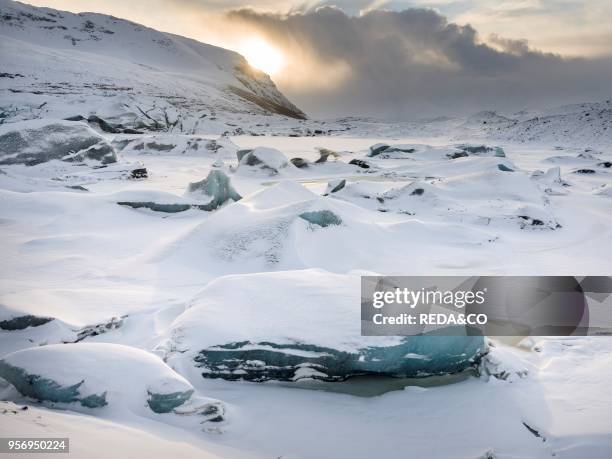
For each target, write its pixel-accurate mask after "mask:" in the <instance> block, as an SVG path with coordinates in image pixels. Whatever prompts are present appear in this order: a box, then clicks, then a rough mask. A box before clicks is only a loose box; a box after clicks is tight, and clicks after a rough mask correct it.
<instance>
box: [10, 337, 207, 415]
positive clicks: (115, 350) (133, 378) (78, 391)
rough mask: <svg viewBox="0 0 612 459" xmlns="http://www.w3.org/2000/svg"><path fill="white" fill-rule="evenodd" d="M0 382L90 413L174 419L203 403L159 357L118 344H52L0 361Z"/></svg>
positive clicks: (203, 404)
mask: <svg viewBox="0 0 612 459" xmlns="http://www.w3.org/2000/svg"><path fill="white" fill-rule="evenodd" d="M0 376H1V377H2V378H4V379H6V380H7V381H8V382H10V383H11V384H13V385H14V386H15V388H16V389H17V390H18V391H19V392H21V393H22V394H23V395H25V396H28V397H31V398H34V399H37V400H40V401H48V402H54V403H59V404H64V405H69V404H75V403H78V404H80V405H81V406H83V407H86V408H101V407H104V406H106V405H113V406H115V407H118V408H119V409H121V408H125V409H130V410H132V411H134V412H140V413H142V412H143V408H144V407H148V409H150V410H151V411H153V412H155V413H169V412H173V411H174V410H175V409H176V408H178V407H180V406H182V405H183V404H185V403H186V402H188V401H193V402H195V401H196V399H198V400H199V403H200V408H201V409H202V410H203V409H206V408H208V405H209V404H211V403H212V404H218V402H214V401H210V400H205V399H200V398H199V397H198V396H196V395H195V389H194V388H193V386H191V384H189V382H187V380H186V379H185V378H183V377H182V376H180V375H179V374H178V373H176V372H175V371H173V370H172V369H170V368H169V367H168V366H167V365H166V364H165V363H164V362H163V361H162V360H160V359H159V358H158V357H155V356H154V355H152V354H150V353H148V352H145V351H142V350H139V349H136V348H134V347H129V346H123V345H119V344H103V343H76V344H50V345H47V346H41V347H35V348H29V349H24V350H20V351H17V352H13V353H11V354H8V355H6V356H4V357H3V358H2V360H0Z"/></svg>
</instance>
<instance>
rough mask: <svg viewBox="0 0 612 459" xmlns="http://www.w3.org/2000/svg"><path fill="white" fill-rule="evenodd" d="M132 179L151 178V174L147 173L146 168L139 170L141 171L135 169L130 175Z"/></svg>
mask: <svg viewBox="0 0 612 459" xmlns="http://www.w3.org/2000/svg"><path fill="white" fill-rule="evenodd" d="M130 178H133V179H146V178H149V173H148V172H147V169H146V168H145V167H143V168H139V169H134V170H133V171H132V173H131V174H130Z"/></svg>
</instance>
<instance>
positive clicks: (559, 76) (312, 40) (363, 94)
mask: <svg viewBox="0 0 612 459" xmlns="http://www.w3.org/2000/svg"><path fill="white" fill-rule="evenodd" d="M226 19H227V20H228V21H229V22H230V23H231V24H233V25H235V26H238V27H239V28H240V29H241V30H243V32H244V33H247V34H248V33H254V34H258V35H261V36H263V37H265V38H266V39H267V40H269V41H270V42H271V43H273V44H274V45H275V46H277V47H279V48H280V49H282V50H283V52H284V53H285V55H286V56H288V63H287V67H286V68H285V70H284V72H283V73H282V74H280V75H278V77H276V78H275V79H276V80H277V81H278V83H279V85H280V87H281V89H283V90H284V91H285V92H286V93H287V94H288V95H289V97H291V98H292V99H293V100H294V101H295V102H296V103H297V104H298V105H300V106H301V107H302V108H304V109H305V110H306V111H308V112H309V113H311V114H312V115H315V116H339V115H348V114H359V115H375V116H380V117H385V118H404V119H406V118H419V117H428V116H438V115H441V114H458V113H466V112H473V111H478V110H483V109H503V110H519V109H522V108H535V107H538V106H547V105H548V106H550V105H560V104H563V103H573V102H582V101H587V100H596V99H603V98H609V97H610V96H612V90H611V89H612V88H611V85H610V84H609V81H612V59H611V58H605V57H600V58H580V59H579V58H576V59H567V58H562V57H560V56H558V55H554V54H548V53H542V52H539V51H537V50H534V49H531V48H530V47H529V45H528V43H527V42H526V41H524V40H509V39H505V38H503V37H500V36H497V35H494V34H492V35H490V36H488V37H486V38H487V44H485V43H484V42H483V41H482V40H481V38H480V37H479V36H478V33H477V31H476V30H475V29H474V28H472V27H471V26H469V25H465V26H461V25H457V24H454V23H452V22H449V21H448V20H447V19H446V18H445V17H444V16H442V15H441V14H439V13H437V12H435V11H434V10H431V9H408V10H404V11H383V10H369V11H366V12H362V14H360V15H355V16H352V15H348V14H346V13H345V12H344V11H342V10H341V9H339V8H336V7H330V6H325V7H319V8H316V9H310V10H305V11H304V10H303V11H299V12H294V13H290V14H278V13H265V12H260V11H255V10H253V9H248V8H243V9H236V10H232V11H229V12H228V13H227V14H226ZM247 30H250V32H247Z"/></svg>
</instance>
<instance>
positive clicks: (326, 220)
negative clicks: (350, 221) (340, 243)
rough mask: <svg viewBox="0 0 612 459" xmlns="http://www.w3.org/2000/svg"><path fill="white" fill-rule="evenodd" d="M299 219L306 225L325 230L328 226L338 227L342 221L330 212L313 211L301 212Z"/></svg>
mask: <svg viewBox="0 0 612 459" xmlns="http://www.w3.org/2000/svg"><path fill="white" fill-rule="evenodd" d="M300 218H303V219H304V220H306V221H307V222H308V223H312V224H313V225H318V226H320V227H322V228H326V227H328V226H330V225H340V224H341V223H342V219H341V218H340V217H338V216H337V215H336V214H335V213H333V212H332V211H331V210H315V211H311V212H302V213H301V214H300Z"/></svg>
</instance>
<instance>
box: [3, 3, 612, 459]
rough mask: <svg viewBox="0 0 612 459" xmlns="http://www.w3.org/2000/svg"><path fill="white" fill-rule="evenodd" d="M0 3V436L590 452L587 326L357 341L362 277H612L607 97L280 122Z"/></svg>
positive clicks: (73, 441) (183, 74)
mask: <svg viewBox="0 0 612 459" xmlns="http://www.w3.org/2000/svg"><path fill="white" fill-rule="evenodd" d="M0 9H1V12H2V15H1V16H0V32H1V34H2V40H1V41H0V52H2V55H3V64H4V62H8V63H10V68H6V69H5V68H4V67H2V69H0V70H2V73H1V77H0V94H1V99H0V114H1V115H2V116H1V117H0V121H1V122H0V236H1V237H0V253H1V254H2V261H1V262H0V374H2V375H3V376H4V378H5V379H6V380H5V379H0V399H1V400H2V401H1V402H0V436H2V437H5V436H17V437H70V448H71V452H72V455H73V456H74V457H100V458H102V457H111V456H112V457H141V456H143V457H144V456H147V457H169V456H176V457H211V458H212V457H227V458H271V457H282V458H327V457H329V458H332V457H333V458H345V457H347V458H348V457H351V458H371V457H390V458H394V457H398V458H399V457H439V458H448V457H459V458H494V457H496V458H518V457H521V458H522V457H525V458H527V457H551V456H554V457H571V458H582V457H597V458H600V457H601V458H606V457H610V456H611V455H612V415H611V414H610V413H611V408H612V393H611V392H610V390H609V388H610V386H611V385H612V339H611V338H610V337H603V336H600V337H566V338H553V337H540V338H537V337H531V338H526V339H523V340H520V339H487V340H486V342H482V341H478V340H476V339H471V340H470V339H468V338H467V337H459V338H460V339H458V340H456V341H452V340H444V339H443V338H442V340H441V341H435V340H431V341H427V342H426V344H423V343H424V342H425V341H418V339H419V338H416V340H415V339H412V340H410V339H409V340H407V341H406V340H404V339H403V338H400V337H362V336H360V333H359V325H358V323H359V322H358V321H359V311H360V292H359V278H360V276H361V275H374V274H380V275H609V274H612V273H611V268H612V263H611V260H612V124H611V120H612V115H611V114H612V111H611V109H610V101H603V102H598V103H589V104H581V105H577V106H568V107H561V108H556V109H550V110H542V111H540V112H525V113H516V114H501V113H497V112H481V113H478V114H476V115H473V116H469V117H466V118H464V119H447V118H444V119H442V118H441V119H436V120H424V121H418V122H389V121H379V120H372V119H358V118H343V119H338V120H327V121H321V120H312V119H305V120H304V119H299V118H301V117H302V115H303V114H302V113H301V112H299V109H297V108H296V107H294V106H293V105H292V104H291V103H290V102H289V101H288V100H287V99H286V98H285V97H284V96H283V95H282V94H281V93H280V92H279V91H278V90H277V89H276V87H275V86H274V84H273V83H272V81H271V80H270V79H269V78H268V77H267V76H266V75H263V74H259V73H250V72H249V71H247V70H248V69H247V70H245V69H246V67H245V65H246V63H245V62H244V61H243V60H242V58H241V57H240V56H238V55H236V54H235V53H230V52H228V51H225V50H220V49H219V48H214V47H210V46H208V45H203V44H199V43H197V42H193V41H191V40H187V39H185V38H182V37H176V36H171V35H168V34H163V33H161V32H157V31H154V30H151V29H146V28H144V27H142V26H139V25H137V24H133V23H130V22H127V21H122V20H120V19H116V18H111V17H107V16H103V15H94V14H82V15H73V14H71V13H65V12H58V11H54V10H48V9H39V8H33V7H29V6H26V5H22V4H16V3H14V2H10V1H7V0H0ZM5 58H6V59H5ZM245 72H246V73H245ZM287 115H291V116H287ZM65 118H70V120H66V119H65ZM221 134H224V135H221ZM463 338H465V339H463ZM472 338H473V337H472ZM392 350H393V352H399V351H402V352H403V354H402V355H403V358H404V359H416V362H417V363H416V365H417V367H418V368H419V371H418V372H417V373H416V374H412V373H411V372H409V371H407V370H406V368H414V365H411V366H409V367H402V366H401V365H396V363H397V362H396V361H395V360H397V359H395V357H394V354H393V353H392V352H391V351H392ZM370 353H375V356H376V359H373V358H371V357H372V354H370ZM235 355H238V356H239V358H236V359H234V358H233V356H235ZM250 356H264V357H265V359H269V360H266V361H265V362H264V361H262V360H260V359H257V358H250ZM449 356H450V357H449ZM441 357H444V359H442V360H441ZM458 357H460V358H458ZM275 359H276V360H275ZM394 359H395V360H394ZM278 360H282V361H283V362H284V366H283V368H282V371H280V370H279V369H278V366H275V365H274V362H277V361H278ZM340 361H342V365H340V364H339V363H338V362H340ZM374 361H376V362H377V363H376V364H374ZM441 361H442V365H447V369H448V370H449V371H447V372H445V371H439V368H440V367H439V365H440V364H441V363H440V362H441ZM236 362H237V363H236ZM313 362H314V364H313ZM321 362H323V364H321ZM364 362H365V363H364ZM449 362H450V363H449ZM413 363H414V362H413ZM451 363H452V364H451ZM364 365H374V366H370V367H367V366H364ZM436 365H438V366H436ZM279 366H280V365H279ZM364 368H368V369H372V368H375V371H374V370H372V371H373V372H377V373H380V374H378V375H369V376H357V377H352V378H349V379H347V380H345V381H338V380H342V379H344V376H351V375H353V374H359V373H360V372H363V371H364V370H363V369H364ZM458 368H460V369H463V371H460V372H458V373H455V370H457V369H458ZM451 370H452V371H451ZM402 372H403V373H402ZM446 373H453V374H446ZM390 376H395V377H390ZM406 376H411V377H406ZM412 376H421V377H420V378H413V377H412ZM247 380H250V381H247ZM281 380H282V381H281ZM324 380H325V381H324ZM327 380H334V381H335V382H328V381H327ZM253 381H260V382H253ZM264 381H265V382H264Z"/></svg>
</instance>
